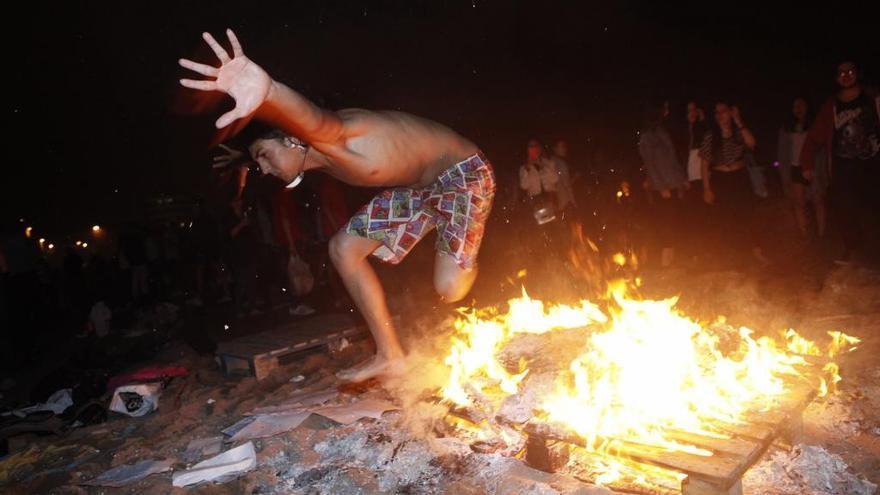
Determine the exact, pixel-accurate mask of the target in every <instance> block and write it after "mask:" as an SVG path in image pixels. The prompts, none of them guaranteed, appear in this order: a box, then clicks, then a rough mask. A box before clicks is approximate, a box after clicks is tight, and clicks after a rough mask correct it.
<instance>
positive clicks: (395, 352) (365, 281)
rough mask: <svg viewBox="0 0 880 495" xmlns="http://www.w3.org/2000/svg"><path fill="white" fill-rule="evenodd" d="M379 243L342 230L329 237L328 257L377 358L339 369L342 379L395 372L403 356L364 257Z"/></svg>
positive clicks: (380, 291)
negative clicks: (372, 342)
mask: <svg viewBox="0 0 880 495" xmlns="http://www.w3.org/2000/svg"><path fill="white" fill-rule="evenodd" d="M381 244H382V243H381V242H380V241H376V240H373V239H368V238H365V237H359V236H356V235H352V234H347V233H345V232H339V233H337V234H336V235H335V236H333V238H332V239H331V240H330V259H331V260H332V261H333V265H334V266H335V267H336V270H337V271H338V272H339V275H340V277H342V282H343V283H344V284H345V288H346V289H347V290H348V293H349V294H350V295H351V298H352V299H354V303H355V304H356V305H357V307H358V309H359V310H360V312H361V314H362V315H363V316H364V319H365V320H366V321H367V326H368V327H369V329H370V333H372V335H373V339H374V340H375V341H376V357H375V358H374V359H373V360H372V361H370V362H369V363H367V364H366V365H365V366H363V367H360V368H356V369H351V370H346V371H344V372H341V373H340V374H339V377H340V378H342V379H344V380H350V381H363V380H367V379H369V378H373V377H375V376H378V375H382V374H385V373H389V372H392V373H393V372H396V371H398V370H397V367H399V365H400V360H401V359H402V358H403V357H404V353H403V348H402V347H401V346H400V342H399V341H398V339H397V332H396V331H395V329H394V325H393V324H392V322H391V315H390V314H389V312H388V305H387V304H386V302H385V291H384V290H383V289H382V284H381V282H379V277H377V276H376V271H375V270H373V267H372V266H370V262H369V261H368V260H367V257H368V256H370V254H371V253H372V252H373V251H375V250H376V248H377V247H379V246H380V245H381Z"/></svg>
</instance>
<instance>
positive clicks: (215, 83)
mask: <svg viewBox="0 0 880 495" xmlns="http://www.w3.org/2000/svg"><path fill="white" fill-rule="evenodd" d="M226 33H227V36H228V38H229V43H230V44H231V46H232V57H230V55H229V52H228V51H227V50H226V49H225V48H223V47H221V46H220V44H219V43H217V41H216V40H215V39H214V38H213V37H212V36H211V35H210V34H208V33H205V34H204V35H203V38H204V39H205V41H206V42H207V43H208V45H210V47H211V48H212V50H213V51H214V53H215V54H216V56H217V58H218V59H219V61H220V66H219V67H212V66H209V65H204V64H199V63H196V62H192V61H189V60H181V61H180V64H181V65H182V66H183V67H185V68H187V69H190V70H192V71H194V72H196V73H199V74H201V75H203V76H206V77H209V78H211V79H209V80H191V79H183V80H181V84H182V85H184V86H186V87H189V88H192V89H196V90H201V91H222V92H224V93H227V94H228V95H229V96H231V97H232V99H233V100H235V107H234V108H233V109H232V110H230V111H229V112H227V113H225V114H224V115H222V116H221V117H220V118H219V119H218V120H217V123H216V125H217V127H218V128H224V127H226V126H228V125H229V124H232V123H233V122H234V121H236V120H239V119H250V118H252V117H254V116H256V117H257V118H259V119H260V120H264V121H266V122H268V123H271V124H272V125H274V126H277V127H278V128H280V130H281V131H282V133H283V135H282V136H277V135H267V136H265V138H264V139H259V140H257V141H256V142H255V143H254V144H253V145H251V148H250V152H251V156H252V157H253V158H254V160H255V161H256V162H257V163H258V164H259V165H260V168H261V169H262V170H263V171H264V173H270V174H273V175H275V176H277V177H280V178H281V179H282V180H283V181H285V182H286V183H287V184H288V187H295V186H296V185H297V184H299V182H300V181H301V180H302V177H303V175H304V173H305V172H306V171H309V170H319V169H320V170H323V171H325V172H326V173H328V174H330V175H332V176H334V177H336V178H338V179H340V180H342V181H343V182H347V183H350V184H353V185H359V186H367V187H388V188H389V189H387V190H385V191H383V192H382V193H380V194H379V195H378V196H376V197H375V198H373V200H372V201H370V202H369V203H368V204H367V205H365V206H364V207H363V208H361V209H360V210H359V211H358V212H357V213H355V215H354V216H353V217H352V218H351V219H350V220H349V222H348V224H347V225H346V226H345V227H344V228H343V229H342V230H340V231H339V232H338V233H337V234H336V235H335V236H334V237H333V239H332V241H331V242H330V248H329V249H330V257H331V259H332V261H333V263H334V265H335V266H336V268H337V270H338V271H339V274H340V275H341V276H342V280H343V282H344V283H345V286H346V288H347V289H348V292H349V294H351V296H352V298H353V299H354V301H355V304H357V306H358V308H359V309H360V311H361V313H362V315H363V316H364V318H365V320H366V322H367V325H368V327H369V329H370V332H371V333H372V335H373V338H374V340H375V341H376V356H375V357H374V358H373V359H372V360H370V361H369V362H367V363H364V364H363V365H362V366H359V367H356V368H354V369H351V370H347V371H345V372H343V373H340V374H339V377H340V378H342V379H343V380H349V381H362V380H366V379H369V378H373V377H380V376H387V375H399V374H401V373H402V372H403V357H404V351H403V348H402V346H401V345H400V342H399V340H398V336H397V332H396V331H395V329H394V326H393V324H392V321H391V315H390V314H389V311H388V305H387V303H386V300H385V291H384V290H383V289H382V285H381V283H380V281H379V278H378V276H377V275H376V272H375V270H374V269H373V267H372V266H370V263H369V261H368V258H369V256H370V255H374V256H376V257H378V258H379V259H381V260H383V261H386V262H390V263H395V264H396V263H399V262H400V261H402V260H403V258H404V257H406V255H407V254H408V253H409V252H410V250H411V249H412V248H413V247H414V246H415V244H416V243H417V242H418V241H419V240H420V239H422V238H423V237H424V236H425V235H427V234H428V232H430V230H432V229H433V228H435V227H436V228H437V233H438V236H437V241H438V242H437V255H436V257H435V261H434V280H433V282H434V288H435V289H436V291H437V292H438V293H439V294H440V296H441V297H442V298H443V299H444V300H446V301H448V302H454V301H458V300H461V299H462V298H463V297H464V296H465V295H466V294H467V293H468V291H469V290H470V288H471V286H472V285H473V282H474V280H475V278H476V276H477V254H478V252H479V249H480V244H481V242H482V238H483V233H484V228H485V224H486V220H487V219H488V217H489V212H490V210H491V207H492V200H493V198H494V196H495V177H494V173H493V171H492V166H491V164H490V163H489V161H488V160H487V159H486V158H485V156H483V154H482V152H480V150H479V148H478V147H477V146H476V145H475V144H474V143H472V142H471V141H470V140H468V139H466V138H464V137H462V136H460V135H458V134H457V133H455V132H454V131H453V130H452V129H449V128H448V127H445V126H443V125H440V124H438V123H435V122H432V121H429V120H426V119H423V118H420V117H416V116H414V115H410V114H406V113H402V112H373V111H367V110H363V109H345V110H340V111H338V112H331V111H328V110H324V109H322V108H319V107H318V106H316V105H315V104H313V103H312V102H311V101H309V100H307V99H306V98H305V97H304V96H302V95H301V94H299V93H297V92H296V91H294V90H293V89H291V88H289V87H287V86H285V85H284V84H282V83H280V82H278V81H275V80H273V79H272V78H271V77H270V76H269V75H268V74H267V73H266V72H265V71H264V70H263V69H262V68H261V67H260V66H258V65H257V64H255V63H254V62H252V61H251V60H250V59H248V58H247V57H246V56H245V55H244V52H243V50H242V48H241V45H240V43H239V42H238V39H237V38H236V37H235V34H234V33H233V32H232V31H231V30H227V32H226ZM245 121H246V120H245Z"/></svg>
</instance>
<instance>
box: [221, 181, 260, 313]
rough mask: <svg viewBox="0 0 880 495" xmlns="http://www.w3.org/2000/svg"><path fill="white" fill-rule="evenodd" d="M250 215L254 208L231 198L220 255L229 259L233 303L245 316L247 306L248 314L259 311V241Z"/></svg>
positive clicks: (252, 216) (238, 311) (252, 214)
mask: <svg viewBox="0 0 880 495" xmlns="http://www.w3.org/2000/svg"><path fill="white" fill-rule="evenodd" d="M254 216H255V212H254V208H253V207H247V206H245V205H244V201H243V200H242V199H241V198H238V197H235V198H233V199H232V202H231V203H230V204H229V210H228V211H227V212H226V214H225V216H224V221H223V228H224V232H225V233H226V236H227V237H226V239H227V240H226V253H225V256H224V258H225V259H226V261H227V262H229V265H230V268H231V269H232V276H233V279H234V280H235V282H234V295H233V304H234V306H235V313H236V317H238V318H242V317H244V316H245V313H244V310H245V309H250V312H251V315H252V316H254V315H258V314H261V311H260V309H259V308H258V304H257V298H256V293H257V256H256V255H257V253H258V251H259V241H258V240H257V236H258V234H257V232H256V228H257V227H256V226H255V225H254V223H255V222H254Z"/></svg>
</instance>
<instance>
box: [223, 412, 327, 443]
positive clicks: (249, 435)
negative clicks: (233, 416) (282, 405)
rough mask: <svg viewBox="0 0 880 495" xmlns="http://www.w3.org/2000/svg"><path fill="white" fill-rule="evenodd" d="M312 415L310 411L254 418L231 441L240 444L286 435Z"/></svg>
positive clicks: (261, 415) (263, 415)
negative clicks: (245, 441) (281, 434)
mask: <svg viewBox="0 0 880 495" xmlns="http://www.w3.org/2000/svg"><path fill="white" fill-rule="evenodd" d="M311 414H312V413H311V412H309V411H299V412H293V413H284V414H260V415H259V416H253V418H254V420H253V421H251V422H250V423H248V424H247V425H245V427H244V428H242V429H241V430H239V431H237V432H236V433H235V434H234V435H232V438H230V439H229V441H231V442H238V441H241V440H251V439H254V438H265V437H271V436H273V435H277V434H279V433H284V432H286V431H290V430H292V429H294V428H296V427H297V426H299V425H300V424H302V422H303V421H305V420H306V418H308V417H309V416H311Z"/></svg>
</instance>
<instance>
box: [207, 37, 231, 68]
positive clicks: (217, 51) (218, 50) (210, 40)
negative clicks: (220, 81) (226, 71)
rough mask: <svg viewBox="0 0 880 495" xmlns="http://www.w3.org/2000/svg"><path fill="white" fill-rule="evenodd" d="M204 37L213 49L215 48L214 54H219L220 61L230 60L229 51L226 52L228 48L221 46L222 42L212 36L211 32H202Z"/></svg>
mask: <svg viewBox="0 0 880 495" xmlns="http://www.w3.org/2000/svg"><path fill="white" fill-rule="evenodd" d="M202 38H204V39H205V41H206V42H207V43H208V45H209V46H210V47H211V49H212V50H214V54H215V55H217V58H219V59H220V62H222V63H224V64H225V63H226V62H229V53H227V52H226V49H225V48H223V47H222V46H220V43H217V40H215V39H214V37H213V36H211V33H202Z"/></svg>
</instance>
